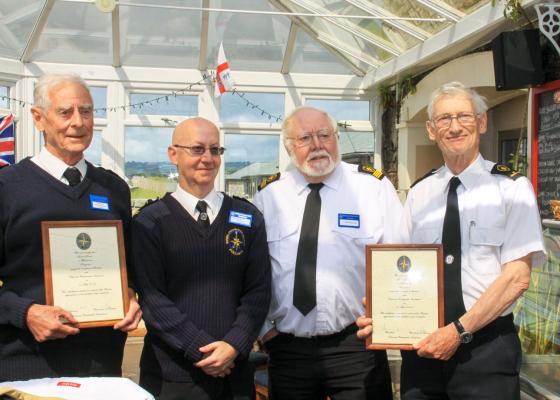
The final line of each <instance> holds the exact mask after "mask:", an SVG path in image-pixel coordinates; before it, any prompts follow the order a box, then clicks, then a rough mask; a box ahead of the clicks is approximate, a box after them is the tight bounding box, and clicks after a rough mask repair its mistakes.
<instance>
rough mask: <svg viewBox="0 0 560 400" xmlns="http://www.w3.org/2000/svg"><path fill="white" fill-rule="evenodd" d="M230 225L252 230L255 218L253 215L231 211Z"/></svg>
mask: <svg viewBox="0 0 560 400" xmlns="http://www.w3.org/2000/svg"><path fill="white" fill-rule="evenodd" d="M228 222H229V223H230V224H234V225H239V226H246V227H247V228H250V227H251V225H253V216H252V215H251V214H245V213H241V212H239V211H230V212H229V220H228Z"/></svg>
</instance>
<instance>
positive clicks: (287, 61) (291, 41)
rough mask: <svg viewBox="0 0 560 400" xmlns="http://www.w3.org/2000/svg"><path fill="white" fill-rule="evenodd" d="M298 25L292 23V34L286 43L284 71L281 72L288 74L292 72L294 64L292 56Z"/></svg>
mask: <svg viewBox="0 0 560 400" xmlns="http://www.w3.org/2000/svg"><path fill="white" fill-rule="evenodd" d="M297 31H298V28H297V25H296V24H295V23H294V21H291V23H290V33H289V34H288V41H287V42H286V51H285V52H284V59H283V60H282V69H281V70H280V72H282V73H283V74H288V73H289V72H290V65H291V64H292V56H293V54H294V47H295V43H296V37H297Z"/></svg>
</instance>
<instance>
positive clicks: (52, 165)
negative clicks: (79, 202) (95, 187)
mask: <svg viewBox="0 0 560 400" xmlns="http://www.w3.org/2000/svg"><path fill="white" fill-rule="evenodd" d="M32 160H33V161H35V163H36V164H37V165H39V166H40V167H41V168H43V169H44V170H45V171H47V172H48V173H49V174H50V175H52V176H54V177H55V178H56V179H58V180H62V179H63V176H62V175H63V174H64V171H66V169H67V168H68V167H75V168H77V169H78V171H80V174H81V175H82V179H84V177H85V176H86V172H87V164H86V160H85V158H84V157H82V158H81V159H80V161H78V162H77V163H76V164H75V165H68V164H66V163H65V162H64V161H62V160H61V159H60V158H58V157H56V156H55V155H54V154H52V153H51V152H50V151H49V150H48V149H47V148H46V147H43V148H42V149H41V151H40V152H39V154H38V155H37V156H35V157H33V159H32ZM64 179H65V178H64Z"/></svg>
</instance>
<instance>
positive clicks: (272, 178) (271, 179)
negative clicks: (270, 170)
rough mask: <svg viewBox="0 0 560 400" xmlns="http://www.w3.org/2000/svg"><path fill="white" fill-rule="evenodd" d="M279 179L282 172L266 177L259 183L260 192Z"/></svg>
mask: <svg viewBox="0 0 560 400" xmlns="http://www.w3.org/2000/svg"><path fill="white" fill-rule="evenodd" d="M278 179H280V172H278V173H277V174H274V175H270V176H269V177H268V178H264V179H263V180H262V181H261V183H259V192H260V191H261V190H263V189H264V188H265V187H267V186H268V185H270V184H271V183H272V182H274V181H277V180H278Z"/></svg>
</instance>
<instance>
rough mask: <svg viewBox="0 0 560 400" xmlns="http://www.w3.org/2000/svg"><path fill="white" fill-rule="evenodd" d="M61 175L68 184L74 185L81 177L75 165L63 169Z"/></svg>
mask: <svg viewBox="0 0 560 400" xmlns="http://www.w3.org/2000/svg"><path fill="white" fill-rule="evenodd" d="M62 176H63V177H65V178H66V180H67V181H68V184H69V185H70V186H76V185H77V184H78V183H80V181H81V178H82V174H80V171H78V168H75V167H68V168H66V171H64V174H62Z"/></svg>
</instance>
